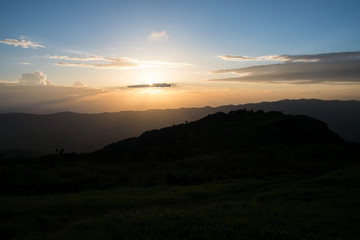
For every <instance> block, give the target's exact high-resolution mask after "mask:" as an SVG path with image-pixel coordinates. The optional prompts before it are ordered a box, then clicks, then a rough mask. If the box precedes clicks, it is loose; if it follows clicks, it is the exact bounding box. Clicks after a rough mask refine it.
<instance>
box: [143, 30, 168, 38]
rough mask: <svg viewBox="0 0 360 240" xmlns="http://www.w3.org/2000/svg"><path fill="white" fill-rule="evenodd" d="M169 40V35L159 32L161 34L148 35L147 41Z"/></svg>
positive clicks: (154, 32)
mask: <svg viewBox="0 0 360 240" xmlns="http://www.w3.org/2000/svg"><path fill="white" fill-rule="evenodd" d="M168 38H169V35H168V34H167V32H166V31H165V30H163V31H161V32H156V31H153V32H152V33H150V35H149V36H148V40H149V41H160V40H167V39H168Z"/></svg>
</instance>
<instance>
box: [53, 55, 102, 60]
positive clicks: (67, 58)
mask: <svg viewBox="0 0 360 240" xmlns="http://www.w3.org/2000/svg"><path fill="white" fill-rule="evenodd" d="M49 58H50V59H59V60H67V61H96V60H100V61H102V60H106V59H105V58H104V57H103V56H98V55H89V56H88V57H68V56H57V55H54V56H49Z"/></svg>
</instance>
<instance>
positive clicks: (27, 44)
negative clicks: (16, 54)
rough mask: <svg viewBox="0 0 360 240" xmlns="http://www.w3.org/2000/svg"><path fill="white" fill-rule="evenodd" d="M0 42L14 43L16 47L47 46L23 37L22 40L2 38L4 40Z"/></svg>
mask: <svg viewBox="0 0 360 240" xmlns="http://www.w3.org/2000/svg"><path fill="white" fill-rule="evenodd" d="M0 43H4V44H8V45H13V46H15V47H22V48H44V47H45V46H43V45H41V44H39V43H34V42H31V41H27V40H25V39H24V38H23V37H21V38H20V40H18V39H2V40H0Z"/></svg>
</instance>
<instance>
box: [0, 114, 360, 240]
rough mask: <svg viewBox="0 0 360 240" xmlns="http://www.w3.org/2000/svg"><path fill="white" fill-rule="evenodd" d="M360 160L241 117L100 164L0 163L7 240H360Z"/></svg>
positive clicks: (109, 150)
mask: <svg viewBox="0 0 360 240" xmlns="http://www.w3.org/2000/svg"><path fill="white" fill-rule="evenodd" d="M359 160H360V151H359V145H358V144H351V143H347V142H344V141H343V140H342V139H341V138H339V137H338V136H337V135H336V134H335V133H333V132H332V131H330V130H329V129H328V127H327V126H326V124H325V123H323V122H321V121H318V120H316V119H313V118H309V117H306V116H294V115H284V114H282V113H279V112H268V113H264V112H262V111H259V112H253V111H245V110H239V111H235V112H230V113H228V114H225V113H216V114H213V115H209V116H207V117H205V118H203V119H200V120H198V121H195V122H190V123H186V124H179V125H175V126H173V127H168V128H163V129H159V130H151V131H148V132H145V133H144V134H142V135H141V136H139V137H137V138H131V139H126V140H123V141H119V142H117V143H114V144H111V145H108V146H106V147H104V148H103V149H102V150H99V151H97V152H94V153H91V154H79V155H77V154H56V155H55V154H54V155H48V156H45V157H42V158H37V159H22V158H15V159H14V158H10V159H7V158H3V159H1V160H0V171H1V175H0V238H1V239H38V240H40V239H47V240H49V239H90V240H91V239H217V240H218V239H324V240H325V239H326V240H328V239H358V238H360V231H359V228H358V225H359V222H360V219H359V216H360V208H359V205H358V203H359V201H360V190H359V189H360V188H359V187H358V186H359V184H360V163H359Z"/></svg>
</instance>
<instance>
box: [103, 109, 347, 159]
mask: <svg viewBox="0 0 360 240" xmlns="http://www.w3.org/2000/svg"><path fill="white" fill-rule="evenodd" d="M332 143H335V144H339V143H343V141H342V140H341V138H340V137H339V136H338V135H337V134H335V133H334V132H332V131H331V130H329V128H328V127H327V125H326V124H325V123H324V122H321V121H319V120H316V119H314V118H310V117H307V116H300V115H285V114H283V113H280V112H273V111H272V112H264V111H262V110H260V111H257V112H254V111H248V110H237V111H231V112H229V113H227V114H226V113H223V112H219V113H215V114H211V115H208V116H207V117H205V118H202V119H200V120H198V121H195V122H190V123H183V124H180V125H176V126H172V127H167V128H163V129H159V130H157V129H155V130H151V131H147V132H145V133H143V134H142V135H141V136H139V137H136V138H129V139H125V140H122V141H119V142H117V143H113V144H110V145H108V146H106V147H104V148H103V149H102V150H100V151H98V152H97V153H99V154H105V155H110V156H111V155H114V156H118V157H120V159H121V158H123V159H129V160H131V161H134V157H135V158H136V159H140V160H142V161H145V160H151V161H157V160H159V159H164V160H166V161H168V159H169V158H170V159H171V158H175V159H177V158H183V157H187V156H193V155H199V154H212V153H213V152H222V151H238V150H239V149H242V150H243V149H251V150H254V149H257V148H261V147H263V146H278V145H284V146H297V145H299V144H300V145H304V144H332Z"/></svg>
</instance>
